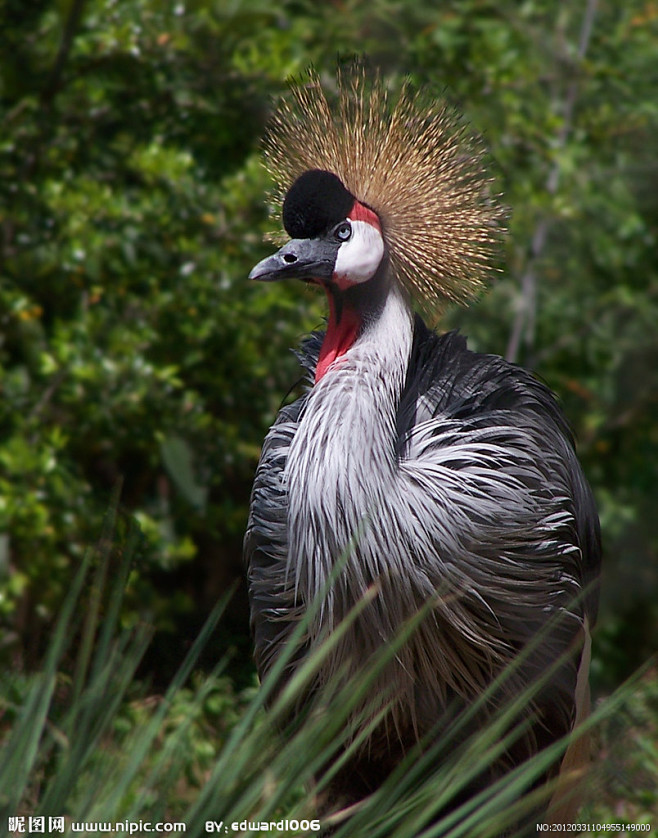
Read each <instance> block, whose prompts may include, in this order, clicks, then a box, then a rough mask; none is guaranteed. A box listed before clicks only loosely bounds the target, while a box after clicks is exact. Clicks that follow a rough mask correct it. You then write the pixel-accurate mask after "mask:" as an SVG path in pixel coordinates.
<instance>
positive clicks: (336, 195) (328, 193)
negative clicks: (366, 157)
mask: <svg viewBox="0 0 658 838" xmlns="http://www.w3.org/2000/svg"><path fill="white" fill-rule="evenodd" d="M354 200H355V199H354V195H352V194H351V193H350V192H348V191H347V189H345V187H344V186H343V184H342V182H341V181H340V179H339V178H337V177H336V175H333V174H331V172H325V171H323V170H322V169H311V170H310V171H308V172H304V174H303V175H300V176H299V177H298V178H297V180H296V181H295V182H294V183H293V185H292V186H291V187H290V189H289V190H288V194H287V195H286V197H285V200H284V202H283V226H284V227H285V228H286V232H287V233H288V235H289V236H290V237H291V238H293V239H312V238H315V237H316V236H320V235H322V234H323V233H326V232H327V230H329V229H330V228H331V227H333V226H334V225H335V224H338V222H339V221H342V220H343V219H344V218H346V217H347V215H348V213H349V211H350V210H351V209H352V207H353V206H354Z"/></svg>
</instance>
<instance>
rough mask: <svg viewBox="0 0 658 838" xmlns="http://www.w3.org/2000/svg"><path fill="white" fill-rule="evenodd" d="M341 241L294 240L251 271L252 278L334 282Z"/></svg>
mask: <svg viewBox="0 0 658 838" xmlns="http://www.w3.org/2000/svg"><path fill="white" fill-rule="evenodd" d="M339 247H340V242H333V241H327V240H326V239H291V241H289V242H288V243H287V244H284V246H283V247H282V248H281V249H280V250H278V251H277V252H276V253H274V254H273V255H272V256H267V257H266V258H265V259H263V260H261V261H260V262H259V263H258V264H257V265H256V266H255V267H253V268H252V269H251V273H250V274H249V279H257V280H259V281H261V282H274V281H275V280H278V279H308V280H313V279H324V280H329V279H331V277H332V275H333V272H334V265H335V264H336V254H337V253H338V248H339Z"/></svg>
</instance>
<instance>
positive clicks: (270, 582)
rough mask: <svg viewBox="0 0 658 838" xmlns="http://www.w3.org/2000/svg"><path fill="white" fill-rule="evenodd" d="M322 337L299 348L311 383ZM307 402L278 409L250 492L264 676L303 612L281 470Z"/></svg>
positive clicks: (253, 586) (249, 541)
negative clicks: (290, 570) (293, 576)
mask: <svg viewBox="0 0 658 838" xmlns="http://www.w3.org/2000/svg"><path fill="white" fill-rule="evenodd" d="M322 337H323V335H322V334H321V333H313V334H312V335H311V336H310V337H309V338H308V339H307V340H305V341H304V343H303V344H302V346H301V349H300V351H299V353H298V358H299V360H300V362H301V363H302V365H303V367H304V369H305V372H306V376H305V377H306V384H307V386H311V385H312V382H313V376H314V373H315V366H316V364H317V359H318V355H319V351H320V346H321V343H322ZM305 401H306V395H302V396H301V397H300V398H299V399H297V401H295V402H294V403H293V404H290V405H287V406H286V407H284V408H282V409H281V411H280V412H279V414H278V416H277V418H276V421H275V422H274V424H273V425H272V427H271V428H270V430H269V432H268V434H267V436H266V438H265V442H264V443H263V449H262V452H261V456H260V461H259V463H258V468H257V470H256V477H255V479H254V485H253V488H252V492H251V501H250V508H249V520H248V523H247V531H246V534H245V539H244V557H245V560H246V562H247V568H248V570H247V573H248V582H249V602H250V608H251V629H252V632H253V635H254V647H255V659H256V666H257V668H258V674H259V677H260V678H261V680H262V679H263V678H264V677H265V675H266V674H267V672H268V671H269V669H270V667H271V665H272V663H273V662H274V660H275V658H276V656H277V654H278V652H279V651H280V650H281V649H282V648H283V645H284V644H285V643H286V641H287V639H288V637H289V636H290V633H291V632H292V631H293V628H294V626H295V623H296V622H297V620H298V619H299V617H300V616H301V614H302V611H303V609H302V606H301V604H300V603H299V602H297V600H296V598H295V594H294V585H293V584H292V582H291V581H290V580H289V578H288V576H287V573H286V568H287V560H288V493H287V491H286V487H285V485H284V483H283V472H284V469H285V466H286V461H287V459H288V451H289V449H290V443H291V442H292V440H293V438H294V436H295V433H296V432H297V427H298V425H299V418H300V414H301V411H302V409H303V406H304V403H305ZM302 654H303V650H301V649H300V651H299V652H298V654H297V655H296V656H295V658H294V660H293V661H291V667H292V666H294V661H295V660H297V659H298V658H299V657H300V656H301V655H302Z"/></svg>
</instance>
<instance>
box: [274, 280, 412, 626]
mask: <svg viewBox="0 0 658 838" xmlns="http://www.w3.org/2000/svg"><path fill="white" fill-rule="evenodd" d="M385 291H386V292H385V293H384V294H383V295H382V297H381V299H380V300H377V301H376V304H375V305H372V304H371V305H369V306H368V307H367V308H363V307H360V306H359V305H358V303H359V300H358V299H357V300H356V303H357V304H354V303H355V300H354V299H352V298H349V297H348V298H347V299H345V295H343V296H342V297H340V298H339V297H336V298H335V299H334V301H333V303H332V306H333V307H332V308H331V310H330V322H329V329H328V332H327V338H326V340H325V345H323V348H322V352H321V355H320V361H321V363H322V364H323V366H322V369H321V371H320V375H319V376H318V380H317V383H316V385H315V386H314V387H313V389H312V390H311V392H310V393H309V396H308V399H307V402H306V405H305V407H304V411H303V416H302V418H301V421H300V424H299V428H298V430H297V433H296V435H295V438H294V440H293V442H292V444H291V447H290V452H289V456H288V462H287V466H286V474H285V479H286V482H287V485H288V492H289V532H290V545H289V546H290V553H289V561H290V564H291V570H293V571H294V574H295V576H296V583H297V586H298V588H301V590H302V591H303V593H304V594H305V596H306V597H309V598H312V597H313V596H314V595H315V594H317V593H318V592H319V590H320V589H321V588H322V585H323V584H324V582H325V581H326V579H327V577H328V575H329V573H330V572H331V569H332V567H333V565H334V563H335V561H336V560H338V559H339V558H341V556H344V555H345V553H346V551H347V550H349V549H351V547H350V545H354V543H355V542H358V541H359V538H360V537H361V535H363V529H364V526H368V521H370V520H372V519H373V518H374V517H375V516H376V514H377V511H378V507H379V506H380V505H381V503H382V501H383V500H384V497H385V495H386V492H387V491H390V490H391V489H392V487H393V483H394V480H395V478H396V472H397V451H396V414H397V409H398V404H399V401H400V396H401V394H402V390H403V388H404V383H405V378H406V373H407V365H408V362H409V356H410V353H411V345H412V339H413V315H412V313H411V310H410V308H409V306H408V305H407V303H406V301H405V300H404V298H403V296H402V294H401V292H400V291H399V290H398V288H397V286H395V285H393V284H391V285H390V287H388V288H387V289H385ZM371 303H372V298H371ZM339 306H341V307H342V308H341V310H340V317H338V316H337V315H338V313H339V312H338V311H337V308H338V307H339ZM332 317H333V318H334V320H333V322H332ZM355 329H356V333H355V336H354V337H353V338H352V333H353V332H354V330H355ZM350 340H352V342H351V343H350ZM363 537H364V539H365V536H363ZM356 549H357V551H358V552H359V554H361V559H362V561H359V562H358V563H357V562H354V565H356V564H359V566H360V567H366V566H367V565H370V564H371V560H370V559H369V558H367V557H366V556H365V555H363V553H364V549H363V547H361V546H358V547H357V548H356ZM372 561H377V560H376V559H375V558H373V559H372ZM367 575H368V576H370V577H371V578H370V579H369V580H368V579H365V578H364V580H363V586H361V585H357V586H356V587H357V588H358V587H367V585H368V584H370V582H371V581H372V578H373V577H375V576H376V575H377V569H376V568H375V567H371V568H370V572H369V573H368V574H367ZM345 604H346V605H347V603H345ZM339 610H342V609H339Z"/></svg>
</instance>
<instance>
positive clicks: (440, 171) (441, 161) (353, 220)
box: [251, 64, 504, 310]
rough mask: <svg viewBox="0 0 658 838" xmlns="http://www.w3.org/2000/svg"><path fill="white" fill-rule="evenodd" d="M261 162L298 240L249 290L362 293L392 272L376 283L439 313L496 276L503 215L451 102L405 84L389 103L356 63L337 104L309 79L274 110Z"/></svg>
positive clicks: (475, 142)
mask: <svg viewBox="0 0 658 838" xmlns="http://www.w3.org/2000/svg"><path fill="white" fill-rule="evenodd" d="M391 98H392V97H391ZM265 158H266V164H267V166H268V169H269V170H270V173H271V175H272V177H273V179H274V182H275V184H276V201H277V203H278V202H279V201H283V224H284V227H285V229H286V232H287V233H288V235H289V236H290V237H291V239H292V241H290V242H288V243H287V244H286V245H284V247H282V248H281V250H279V252H278V253H276V254H275V255H274V256H271V257H269V258H268V259H264V260H263V261H262V262H260V263H259V264H258V265H256V267H255V268H254V269H253V271H252V272H251V277H252V278H253V279H262V280H272V279H279V278H283V277H297V278H301V279H306V280H309V281H315V282H319V283H322V284H325V285H326V286H327V287H328V288H331V289H332V290H333V291H339V290H345V288H346V287H352V286H355V285H359V286H362V288H363V291H364V292H365V290H366V287H365V286H364V285H363V283H365V282H366V281H367V280H369V279H371V278H372V277H373V276H375V275H376V274H377V271H378V268H379V266H380V265H381V264H382V262H383V261H385V262H386V264H387V265H388V266H389V268H390V270H389V271H387V272H380V273H382V274H383V273H386V274H387V275H389V276H390V277H391V278H392V280H393V281H395V282H397V283H398V284H399V285H400V286H402V287H403V288H405V289H406V291H407V292H408V293H409V294H410V295H411V296H412V297H413V298H415V299H416V300H417V301H418V302H419V303H420V304H421V306H423V307H424V308H426V309H430V310H436V308H437V307H440V306H441V304H442V303H444V302H446V301H447V300H456V301H460V302H465V301H466V300H468V299H469V298H470V297H471V296H473V295H474V294H475V293H476V292H477V291H478V289H479V288H481V286H482V285H483V281H484V279H485V278H486V276H487V275H488V274H489V273H490V272H491V269H492V255H493V251H494V249H495V247H496V245H497V244H498V241H499V239H500V236H501V232H502V229H503V228H502V225H501V220H502V219H503V218H504V212H503V211H502V209H501V207H500V205H499V204H498V203H497V201H496V198H497V196H496V195H495V193H494V192H493V190H492V179H491V177H490V176H489V174H488V171H487V168H486V166H485V161H486V153H485V150H484V147H483V145H482V143H481V142H480V140H479V138H478V137H477V136H475V135H474V134H473V133H472V132H471V131H470V130H469V129H468V127H467V126H466V125H465V124H464V122H463V120H462V119H461V118H460V117H459V116H458V115H457V114H456V112H455V111H454V110H453V109H452V108H450V107H449V106H447V105H446V103H445V102H443V101H437V100H436V99H433V98H428V97H427V95H426V94H425V93H424V92H422V91H421V92H417V93H412V92H411V89H410V86H409V85H408V84H407V85H405V86H403V88H402V91H401V93H400V94H399V96H398V97H397V99H395V100H394V101H391V100H390V99H389V94H388V91H387V89H386V87H385V85H384V84H383V82H382V80H381V79H380V77H379V76H377V75H375V77H374V78H371V77H370V76H369V74H368V73H367V72H366V70H365V68H364V67H363V66H362V65H360V64H355V65H353V66H351V67H349V68H348V69H347V70H343V71H339V73H338V97H337V101H336V102H335V103H331V104H330V100H329V98H328V97H327V96H326V94H325V91H324V90H323V88H322V85H321V83H320V79H319V77H318V75H317V74H316V73H315V72H313V71H310V72H309V73H308V76H307V77H306V78H305V79H303V80H302V81H301V82H300V83H299V84H297V85H295V86H293V87H292V89H291V96H290V97H289V98H288V99H284V100H283V101H282V102H281V104H280V105H279V107H278V109H277V110H276V112H275V114H274V116H273V118H272V120H271V123H270V126H269V131H268V134H267V137H266V140H265Z"/></svg>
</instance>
